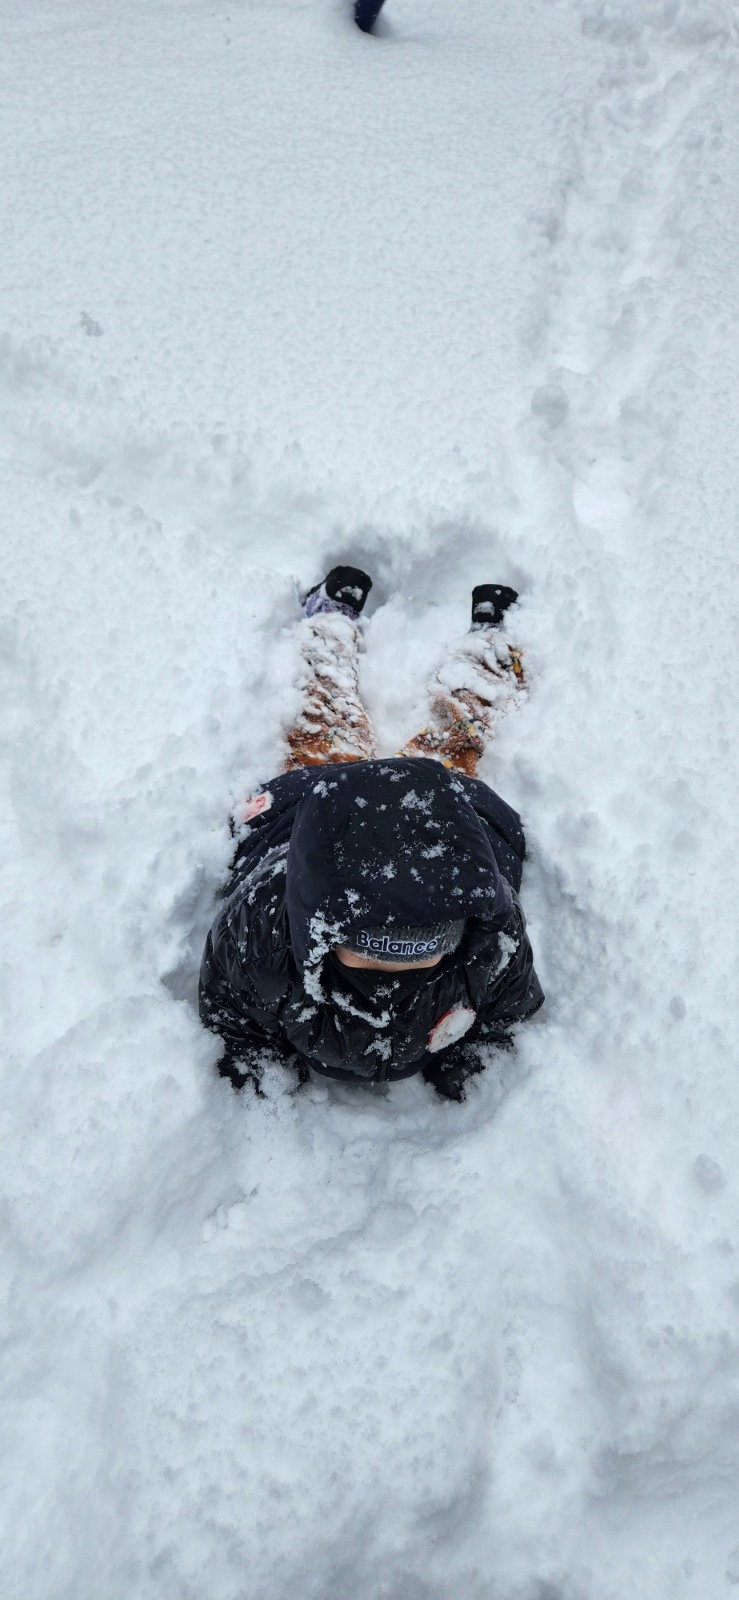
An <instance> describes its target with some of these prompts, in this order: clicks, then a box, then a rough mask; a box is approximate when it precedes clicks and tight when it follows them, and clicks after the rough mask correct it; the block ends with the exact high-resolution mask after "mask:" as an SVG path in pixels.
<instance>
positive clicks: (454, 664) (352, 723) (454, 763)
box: [285, 612, 525, 778]
mask: <svg viewBox="0 0 739 1600" xmlns="http://www.w3.org/2000/svg"><path fill="white" fill-rule="evenodd" d="M300 626H301V630H302V634H303V638H302V644H301V655H302V663H303V664H302V671H301V674H300V677H299V680H298V686H299V688H300V691H301V697H302V706H301V709H300V712H299V714H298V717H297V719H296V721H295V723H294V725H293V726H292V728H290V730H289V732H288V735H287V742H288V746H289V751H290V754H289V757H288V759H287V761H286V763H285V770H286V771H290V770H291V769H292V768H293V767H312V766H322V765H323V764H324V763H325V762H330V761H367V760H369V759H370V758H371V757H373V756H376V755H377V754H378V751H377V747H376V743H375V735H374V730H373V728H372V724H371V722H370V718H369V714H368V712H367V710H366V707H365V706H364V704H363V702H362V698H361V695H360V692H359V649H360V644H361V625H360V624H359V623H357V622H354V621H352V619H351V618H350V617H347V616H344V615H343V614H342V613H340V612H323V613H321V614H319V615H318V616H314V617H305V618H304V619H303V621H302V623H301V625H300ZM524 691H525V679H524V672H523V663H522V653H521V651H520V650H519V649H517V648H516V646H514V645H512V644H511V643H510V642H509V641H508V640H507V639H506V637H505V634H504V632H503V631H502V630H501V629H500V628H481V629H479V630H477V631H475V632H472V633H469V634H466V635H465V637H464V639H462V640H461V641H460V642H459V643H458V644H457V645H455V646H454V647H453V648H452V649H451V650H450V652H449V654H448V656H447V658H446V660H445V661H444V662H443V663H442V665H441V666H440V667H439V669H438V671H437V672H436V674H435V675H434V678H433V680H432V683H431V685H430V692H429V714H428V718H427V721H426V724H425V726H424V727H423V728H421V730H420V732H419V733H417V734H416V735H415V737H414V738H412V739H409V740H408V742H407V743H406V744H405V745H404V746H403V749H402V750H399V751H398V754H399V755H401V756H427V757H429V758H430V759H431V760H434V761H441V762H443V764H444V766H446V767H454V768H456V770H457V771H458V772H465V773H466V774H467V776H468V777H470V778H472V777H474V776H475V773H476V771H477V763H478V761H479V759H480V756H481V755H482V753H483V750H484V749H485V746H486V744H487V743H488V741H489V739H490V738H491V736H492V735H493V734H494V731H495V727H496V724H497V723H498V722H499V721H500V719H501V717H503V716H505V714H506V712H507V711H508V710H509V709H510V707H511V706H512V704H513V703H514V702H515V701H516V700H517V698H518V697H519V696H520V695H521V694H522V692H524Z"/></svg>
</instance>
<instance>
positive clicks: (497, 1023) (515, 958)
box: [479, 898, 544, 1038]
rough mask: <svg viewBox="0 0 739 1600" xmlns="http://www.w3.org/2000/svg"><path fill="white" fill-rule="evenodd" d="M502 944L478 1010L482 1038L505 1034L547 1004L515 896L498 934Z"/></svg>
mask: <svg viewBox="0 0 739 1600" xmlns="http://www.w3.org/2000/svg"><path fill="white" fill-rule="evenodd" d="M499 944H500V952H501V955H500V966H499V967H498V969H497V970H496V971H495V972H494V973H493V976H492V978H491V981H490V983H489V985H488V990H487V994H486V996H485V1002H484V1005H483V1007H482V1008H481V1011H480V1013H479V1023H480V1033H481V1036H482V1037H483V1038H484V1037H487V1038H490V1037H495V1036H496V1035H498V1036H502V1035H505V1034H506V1032H507V1030H508V1029H509V1028H510V1027H511V1026H512V1025H513V1023H514V1022H523V1020H524V1018H525V1017H531V1016H533V1014H534V1012H535V1011H538V1010H539V1007H540V1006H541V1005H543V1004H544V991H543V989H542V987H541V984H540V982H539V979H538V978H537V976H536V973H535V971H534V953H533V950H532V949H531V944H530V942H529V937H528V934H527V932H526V919H525V917H524V914H523V911H522V910H521V907H520V905H519V903H518V900H517V899H515V898H514V901H513V904H512V906H511V910H510V914H509V917H508V919H507V921H506V925H505V927H504V928H503V930H502V932H501V933H500V935H499Z"/></svg>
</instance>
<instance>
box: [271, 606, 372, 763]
mask: <svg viewBox="0 0 739 1600" xmlns="http://www.w3.org/2000/svg"><path fill="white" fill-rule="evenodd" d="M300 628H301V634H302V639H301V655H302V658H303V666H302V671H301V673H300V676H299V679H298V687H299V688H300V690H301V693H302V697H303V706H302V709H301V711H300V714H299V716H298V719H297V721H296V723H295V725H294V727H292V728H291V729H290V731H289V733H288V736H287V742H288V745H289V746H290V755H289V757H288V760H287V762H286V771H289V770H290V769H291V768H292V767H314V766H320V765H321V764H322V763H323V762H325V761H366V760H368V759H369V758H370V757H371V756H374V755H375V754H376V750H375V736H374V732H373V729H372V724H371V722H370V719H369V716H368V714H367V711H366V710H365V707H364V706H363V704H362V701H361V699H360V694H359V677H358V670H357V657H358V650H359V644H360V639H361V631H360V626H359V624H358V623H357V622H354V621H353V620H352V618H351V617H349V616H344V615H342V613H341V612H339V611H324V612H321V613H319V614H318V615H316V616H313V617H304V619H303V621H302V622H301V624H300Z"/></svg>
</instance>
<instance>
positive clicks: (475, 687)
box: [400, 591, 526, 778]
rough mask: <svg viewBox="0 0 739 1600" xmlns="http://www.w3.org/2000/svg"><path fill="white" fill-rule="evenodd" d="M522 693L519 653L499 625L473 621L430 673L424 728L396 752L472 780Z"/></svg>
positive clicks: (524, 686)
mask: <svg viewBox="0 0 739 1600" xmlns="http://www.w3.org/2000/svg"><path fill="white" fill-rule="evenodd" d="M509 592H512V591H509ZM514 598H515V596H514ZM474 615H475V613H474V610H473V616H474ZM525 692H526V680H525V678H524V671H523V655H522V651H521V650H519V649H518V648H517V646H516V645H514V644H512V643H511V641H510V640H509V639H508V638H507V637H506V634H505V632H504V631H503V629H502V628H501V627H500V625H499V624H498V625H497V626H492V627H489V626H486V625H485V623H484V622H483V623H473V630H472V632H470V633H469V634H467V635H466V637H465V638H464V640H462V641H461V642H460V643H459V644H457V645H456V646H454V647H453V649H452V652H451V654H450V655H449V656H448V657H447V659H446V661H444V662H443V664H442V665H441V667H440V668H439V670H438V672H437V673H436V675H435V678H434V680H433V683H432V685H431V706H430V713H429V718H428V721H427V723H426V726H425V727H424V728H422V729H421V731H420V733H418V734H417V735H416V737H415V738H414V739H411V740H409V742H408V744H406V745H405V747H404V749H403V750H402V751H401V752H400V753H401V755H404V756H429V757H431V758H432V759H433V760H435V761H443V763H444V765H445V766H447V767H456V768H457V770H458V771H459V772H465V773H466V774H467V776H468V777H469V778H474V776H475V773H476V771H477V763H478V761H479V759H480V756H481V755H482V753H483V750H484V749H485V746H486V745H487V744H488V743H489V741H490V739H491V738H492V737H493V735H494V732H495V728H496V726H497V724H498V722H500V720H501V718H502V717H504V716H506V714H507V713H508V711H510V709H511V707H512V706H513V705H514V704H515V703H516V702H517V701H518V700H519V698H520V696H521V695H522V694H525Z"/></svg>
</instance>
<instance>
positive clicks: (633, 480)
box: [0, 0, 739, 1600]
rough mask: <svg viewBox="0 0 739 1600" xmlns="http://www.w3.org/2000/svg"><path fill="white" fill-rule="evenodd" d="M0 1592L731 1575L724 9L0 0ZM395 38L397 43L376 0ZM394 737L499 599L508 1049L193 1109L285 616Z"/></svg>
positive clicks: (700, 1596) (736, 1092)
mask: <svg viewBox="0 0 739 1600" xmlns="http://www.w3.org/2000/svg"><path fill="white" fill-rule="evenodd" d="M3 17H4V21H5V24H6V26H5V38H6V71H7V74H8V85H9V87H8V93H7V95H6V97H5V100H4V107H3V112H2V117H3V133H4V135H5V137H4V138H3V139H2V141H1V142H0V150H2V152H3V157H2V168H1V170H2V184H3V196H4V200H5V207H4V212H5V215H6V216H7V217H10V218H12V220H13V226H12V227H10V228H8V229H7V230H6V232H5V233H4V236H3V242H2V246H0V286H1V287H2V305H3V323H2V326H0V446H1V449H0V494H1V495H2V505H3V510H2V527H3V530H4V560H3V573H2V581H3V587H4V592H5V597H6V598H5V603H4V607H3V618H2V623H1V628H2V631H1V632H0V667H1V670H2V684H3V696H2V722H1V723H0V730H1V736H2V745H3V788H2V795H3V812H2V835H3V842H4V846H5V848H4V851H3V890H4V894H3V905H4V912H3V942H2V984H3V990H2V992H3V1001H4V1029H3V1038H4V1046H5V1049H4V1053H3V1077H2V1088H1V1091H0V1093H1V1098H0V1109H1V1113H2V1121H3V1149H4V1162H3V1167H4V1174H3V1177H4V1181H3V1222H4V1226H3V1234H2V1258H1V1260H2V1283H3V1292H4V1294H5V1296H6V1307H5V1314H4V1318H3V1330H4V1332H3V1346H2V1348H3V1365H2V1375H1V1376H0V1404H1V1406H2V1415H3V1421H4V1430H3V1444H2V1451H3V1480H4V1482H5V1484H6V1486H7V1489H6V1494H5V1497H4V1506H3V1519H4V1520H3V1527H2V1542H3V1555H4V1562H3V1594H4V1596H7V1600H88V1597H90V1600H92V1597H93V1596H94V1597H95V1600H98V1597H99V1596H101V1595H104V1596H105V1600H123V1597H124V1596H125V1597H126V1600H129V1597H130V1596H131V1595H133V1594H135V1595H136V1596H137V1600H184V1597H185V1596H192V1595H197V1596H198V1597H199V1600H201V1597H204V1596H207V1597H208V1600H267V1597H268V1600H287V1597H288V1596H292V1595H294V1594H295V1593H296V1592H299V1593H300V1594H301V1596H303V1597H305V1600H346V1597H347V1596H348V1595H351V1596H353V1597H354V1600H450V1597H451V1596H452V1595H454V1596H456V1595H457V1594H459V1593H465V1594H466V1595H468V1596H469V1597H470V1600H631V1597H639V1600H644V1597H645V1596H648V1597H649V1600H688V1597H690V1600H696V1597H697V1600H715V1597H717V1596H720V1595H721V1594H723V1593H727V1594H728V1593H729V1592H730V1591H731V1589H732V1588H733V1587H734V1586H735V1585H736V1584H737V1582H739V1526H737V1519H736V1511H735V1506H736V1496H737V1486H738V1479H739V1445H738V1444H737V1430H736V1406H737V1395H738V1393H739V1387H738V1386H739V1335H738V1334H737V1323H736V1304H737V1281H738V1279H739V1273H738V1272H737V1266H736V1253H737V1249H738V1248H739V1215H738V1211H739V1207H738V1202H737V1182H736V1176H735V1171H734V1168H735V1160H734V1150H735V1140H736V1134H735V1129H736V1127H737V1122H738V1114H739V1103H738V1102H739V1089H738V1088H737V1073H736V1065H737V1050H736V1045H735V1033H736V1026H735V1006H734V993H735V988H736V973H737V970H738V963H737V937H736V909H735V908H736V904H737V900H738V898H739V896H738V893H737V891H738V890H739V884H737V865H736V863H737V823H736V816H735V796H736V792H737V777H738V774H737V754H736V735H735V729H736V723H737V709H738V708H737V688H736V685H737V684H738V683H739V670H738V669H739V661H737V653H738V650H739V645H738V643H737V634H736V625H735V617H736V610H737V598H738V596H737V589H738V588H739V576H738V572H737V559H736V554H735V550H734V541H735V532H734V530H735V528H736V526H737V513H738V512H739V506H738V505H737V499H738V498H739V496H738V494H737V480H736V469H735V465H734V453H735V441H734V433H735V427H734V409H735V397H736V394H737V391H738V390H739V370H738V368H739V352H738V350H737V340H736V331H735V330H736V326H737V312H738V311H739V306H738V304H737V302H738V301H739V274H738V270H737V265H736V263H737V260H739V248H738V247H739V240H738V239H737V237H736V235H737V231H738V230H739V222H737V219H736V213H735V208H734V207H733V203H732V200H733V196H734V195H735V194H736V192H737V179H738V178H739V173H738V171H737V167H738V165H739V134H738V132H737V127H738V122H737V109H738V107H737V100H738V94H737V39H736V28H735V20H734V14H733V9H732V7H731V6H730V5H729V4H728V3H724V0H682V3H681V0H602V3H601V0H597V3H590V0H560V3H559V4H558V5H556V6H552V5H548V4H547V5H545V4H544V3H543V0H539V3H537V0H534V3H532V4H531V5H528V6H526V7H525V8H521V7H520V6H518V5H516V4H514V3H513V0H502V3H500V4H496V5H495V6H489V5H488V4H487V3H486V0H485V3H484V0H455V4H454V5H453V6H452V5H450V4H449V3H448V0H423V4H421V3H420V0H388V3H387V6H386V18H387V19H386V21H384V23H383V35H382V37H380V38H378V39H372V40H370V39H366V38H364V37H362V36H361V35H358V34H357V33H356V32H355V30H353V29H352V28H351V27H350V26H349V23H348V20H347V16H346V12H345V10H344V8H343V7H342V6H340V5H339V4H338V3H336V4H334V3H333V0H310V3H307V0H305V3H299V0H292V3H288V0H274V3H273V4H272V5H270V6H269V7H257V6H252V5H248V6H245V7H241V8H239V9H237V8H236V7H224V6H222V5H214V6H212V7H210V8H205V7H203V6H202V5H201V4H195V3H192V0H188V3H186V4H183V5H179V6H178V7H177V8H171V7H168V6H166V5H165V4H163V3H162V4H154V5H152V4H151V3H150V0H147V4H145V5H144V4H143V3H136V4H131V3H126V4H125V5H124V6H122V7H119V8H117V10H116V13H115V15H105V16H102V17H101V15H100V12H99V8H95V7H93V6H91V5H90V4H89V3H87V0H76V3H75V4H74V5H70V6H65V7H64V9H63V12H60V10H59V7H58V6H56V5H54V4H52V3H50V0H49V3H47V4H45V5H44V4H39V5H38V6H35V7H34V8H33V14H32V15H31V14H29V13H28V11H27V8H22V7H21V6H20V4H19V3H18V0H5V5H4V7H3ZM383 17H385V13H383ZM352 557H357V558H360V557H361V559H362V561H363V563H364V564H366V565H368V566H369V568H370V570H372V571H373V573H374V575H375V579H376V588H375V590H374V591H373V601H374V614H373V615H372V616H371V620H370V623H369V627H368V631H367V652H366V655H365V657H364V661H363V681H364V689H365V693H366V696H367V699H368V701H369V703H370V707H371V710H372V712H373V715H374V717H375V720H376V722H377V724H378V726H379V728H380V731H381V735H382V738H383V741H384V743H385V746H386V748H388V749H394V748H397V746H398V745H399V744H400V743H401V742H402V740H403V739H404V738H405V737H407V736H408V735H409V734H411V733H412V732H413V731H414V729H415V727H416V726H417V725H418V721H419V717H420V715H422V711H423V707H424V704H425V700H424V692H425V680H426V677H427V674H428V673H429V671H430V670H431V669H432V668H433V667H434V666H435V665H436V664H437V663H438V661H439V660H440V658H441V656H442V655H443V653H444V645H445V643H446V641H447V640H448V639H449V638H451V637H453V636H454V634H455V633H456V632H459V631H461V629H462V628H463V627H464V625H465V622H466V616H467V607H468V603H469V590H470V589H471V587H472V584H473V583H474V582H476V581H479V580H484V579H499V580H502V581H508V582H512V583H514V584H515V585H516V586H517V587H520V588H521V590H522V593H523V601H522V607H521V632H522V643H523V644H524V645H525V646H526V649H527V669H528V671H529V674H530V678H531V694H530V697H529V700H528V702H527V705H526V707H525V709H524V710H523V711H522V712H521V713H520V715H517V716H515V717H513V718H511V719H510V721H509V723H508V725H507V726H506V727H505V729H504V730H502V731H501V735H500V737H499V739H498V740H497V742H496V745H495V747H494V749H493V750H492V751H491V754H490V757H489V759H488V761H487V765H486V768H485V770H484V775H485V776H486V777H487V778H488V779H489V780H490V781H491V782H492V783H493V784H494V785H495V786H496V787H498V788H499V789H500V790H501V792H502V793H503V794H504V795H505V796H506V798H507V799H509V800H511V801H512V802H513V803H514V804H517V805H518V806H519V807H520V808H521V810H522V812H523V815H524V820H525V823H526V827H527V832H528V836H529V840H530V844H531V862H530V865H529V869H528V873H527V877H526V879H525V881H524V896H523V898H524V905H525V906H526V908H527V911H528V912H529V914H530V923H531V929H532V936H533V940H534V945H535V949H536V953H537V966H539V967H540V968H541V972H542V978H543V981H544V984H545V987H546V989H547V992H548V996H549V999H548V1005H547V1008H546V1010H545V1011H544V1012H543V1013H542V1015H541V1017H540V1019H537V1021H536V1022H535V1023H532V1024H530V1025H529V1026H528V1027H527V1028H524V1029H522V1030H521V1034H520V1037H519V1041H518V1047H517V1051H516V1053H515V1055H513V1056H505V1057H503V1058H501V1059H500V1060H498V1061H496V1063H495V1064H494V1065H491V1067H490V1068H489V1069H488V1071H487V1072H486V1073H485V1074H484V1075H483V1076H482V1077H481V1078H479V1079H478V1080H476V1082H475V1083H474V1085H473V1086H472V1088H471V1091H470V1096H469V1099H468V1101H467V1103H466V1104H465V1105H464V1106H462V1107H449V1106H444V1105H441V1104H439V1103H438V1102H437V1101H436V1100H435V1099H434V1098H433V1097H432V1095H431V1093H430V1091H429V1090H428V1089H427V1088H425V1087H424V1086H423V1085H422V1084H421V1083H418V1082H416V1081H414V1080H411V1081H409V1082H408V1083H406V1084H403V1085H399V1086H397V1087H396V1088H393V1090H392V1092H391V1093H390V1094H388V1095H387V1096H377V1095H363V1094H358V1093H357V1092H355V1091H344V1090H340V1089H336V1088H334V1087H324V1086H319V1085H314V1086H312V1087H311V1088H310V1089H308V1090H307V1091H303V1092H301V1094H300V1095H299V1096H298V1097H297V1098H293V1097H292V1095H291V1094H290V1092H289V1091H290V1089H291V1082H290V1079H289V1076H287V1075H286V1076H285V1077H284V1078H283V1077H282V1075H280V1076H279V1077H276V1078H275V1079H274V1080H273V1081H272V1082H271V1083H270V1085H269V1093H268V1098H267V1099H266V1100H265V1101H254V1100H247V1099H245V1098H242V1099H237V1098H235V1097H234V1096H233V1095H232V1093H231V1091H230V1089H229V1088H228V1086H227V1085H222V1084H219V1083H218V1082H217V1081H215V1080H214V1076H213V1073H212V1066H213V1062H214V1060H215V1057H216V1054H217V1046H216V1044H215V1042H214V1041H211V1040H209V1039H208V1038H207V1037H206V1036H205V1035H204V1034H203V1033H202V1030H201V1029H200V1027H199V1024H198V1022H197V1019H196V1016H195V1014H194V1011H193V1008H192V987H193V979H194V973H195V968H196V964H197V958H198V954H199V950H198V944H199V940H200V937H201V934H202V930H203V927H204V926H205V924H206V922H207V919H208V916H209V913H210V908H211V904H212V895H213V890H214V886H215V885H216V884H217V883H218V882H219V881H220V880H222V878H223V876H224V874H225V871H226V866H227V861H228V853H229V839H228V832H227V827H226V822H225V817H226V812H227V808H228V805H229V803H230V802H231V801H233V800H234V799H236V798H238V797H240V796H242V795H243V794H244V793H245V792H248V790H249V788H250V787H252V786H254V785H255V784H256V783H257V782H258V781H260V780H261V779H263V778H265V777H268V776H269V775H270V774H271V772H272V771H273V770H274V769H275V768H276V766H277V765H279V763H280V761H281V759H282V754H283V745H282V742H281V741H282V732H281V730H283V729H284V728H285V726H286V725H287V724H288V723H289V720H290V717H291V715H292V713H293V711H294V708H295V703H296V696H295V690H294V688H293V683H294V679H295V673H296V665H297V640H296V635H295V629H294V626H293V619H294V615H295V606H294V596H293V583H294V580H296V579H300V580H301V581H304V582H307V581H309V580H310V581H315V580H316V579H317V578H319V577H320V576H321V575H322V573H323V571H324V570H325V569H326V567H327V566H328V565H330V564H331V562H332V561H333V560H336V559H341V558H348V559H351V558H352Z"/></svg>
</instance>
